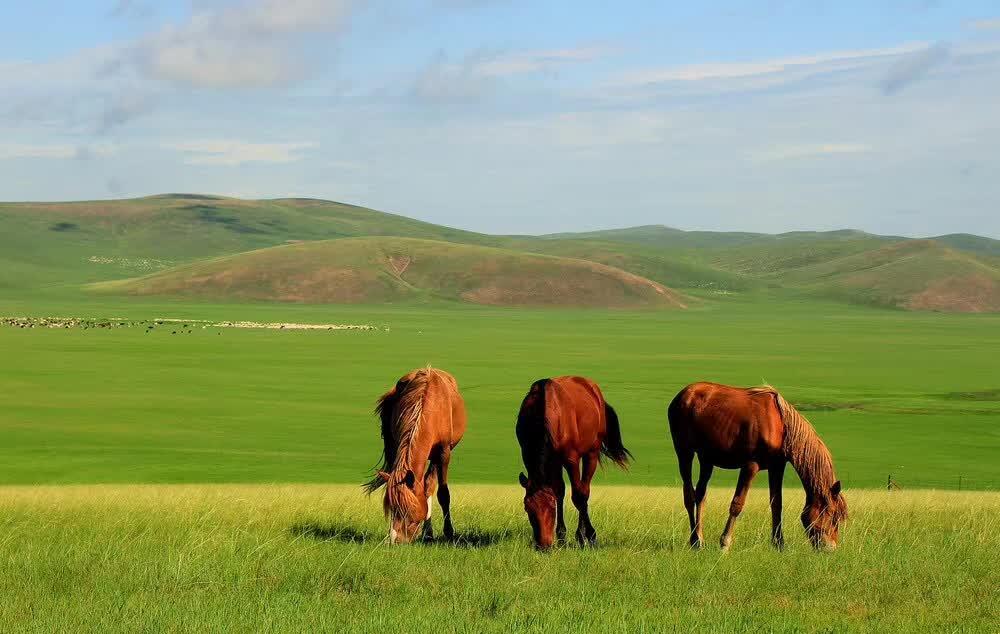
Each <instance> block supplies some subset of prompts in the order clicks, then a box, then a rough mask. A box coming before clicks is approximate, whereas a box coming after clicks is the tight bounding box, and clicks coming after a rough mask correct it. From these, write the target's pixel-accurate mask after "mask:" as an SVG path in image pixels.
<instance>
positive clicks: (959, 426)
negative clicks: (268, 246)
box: [0, 289, 1000, 632]
mask: <svg viewBox="0 0 1000 634" xmlns="http://www.w3.org/2000/svg"><path fill="white" fill-rule="evenodd" d="M0 312H2V313H3V314H4V315H7V316H10V315H33V316H77V317H94V318H108V317H115V318H120V319H122V320H127V319H133V320H149V319H154V318H157V317H168V318H181V319H192V320H193V319H208V320H255V321H263V322H272V321H282V322H298V323H352V324H372V325H375V326H377V327H378V328H377V329H376V330H373V331H281V330H253V329H250V330H240V329H225V328H211V327H209V328H201V327H200V325H196V326H195V327H193V328H188V329H184V328H183V327H181V326H178V325H176V324H165V325H162V326H157V327H155V328H154V329H153V330H152V331H148V330H147V328H146V327H135V328H116V329H93V328H92V329H88V330H83V329H80V328H69V329H39V328H36V329H22V328H12V327H0V350H2V352H3V359H4V362H3V363H2V364H0V386H3V393H4V407H3V410H2V412H0V437H2V438H3V439H4V440H3V442H2V443H0V568H2V570H3V574H2V575H0V596H3V597H4V601H2V602H0V624H3V625H2V626H0V630H5V631H6V630H8V629H9V630H11V631H19V632H20V631H27V632H51V631H87V630H90V631H109V632H110V631H128V632H136V631H150V632H153V631H199V632H201V631H230V630H243V631H257V632H264V631H317V630H343V631H358V632H386V631H403V630H407V631H417V630H432V629H433V630H445V631H460V632H462V631H464V632H482V631H497V632H500V631H510V630H511V629H519V630H523V631H537V632H542V631H546V632H550V631H570V630H573V631H665V630H666V631H693V630H698V631H741V630H746V629H749V628H751V627H753V628H756V629H762V630H765V631H776V632H781V631H789V632H791V631H880V632H885V631H968V632H978V631H983V632H987V631H995V623H996V618H997V616H998V610H1000V605H998V594H997V592H996V587H997V580H998V577H997V573H996V570H997V567H998V565H1000V559H998V553H1000V537H998V535H1000V525H998V521H1000V492H996V489H998V488H1000V467H998V465H997V462H996V456H997V450H998V449H1000V428H998V427H997V424H996V422H997V420H998V414H1000V390H998V387H1000V386H998V382H997V379H998V375H997V373H996V370H995V365H996V359H995V353H996V350H998V349H1000V347H998V346H1000V327H998V326H1000V317H998V316H990V315H938V314H927V313H908V312H902V311H891V310H877V309H872V308H861V307H855V306H849V305H842V304H833V303H830V304H826V303H820V302H816V301H815V300H811V301H808V302H796V301H794V300H793V299H789V298H787V297H785V298H770V297H768V296H767V295H766V294H756V295H747V296H745V297H741V298H735V299H730V300H728V301H727V302H726V304H725V305H724V306H721V305H720V304H718V303H714V302H711V301H705V302H702V303H699V304H698V305H695V306H693V307H692V308H690V309H688V310H686V311H639V312H628V311H615V310H588V311H581V310H556V309H553V310H524V309H514V308H485V307H473V306H461V305H454V304H452V305H433V304H430V305H423V306H381V307H367V306H315V305H312V306H309V305H275V304H247V303H216V304H212V303H198V302H193V301H191V300H185V301H179V300H178V301H171V300H163V299H154V298H130V299H129V300H128V301H124V300H121V299H116V298H108V297H94V296H86V295H75V296H74V295H72V294H70V293H69V292H68V291H65V290H64V289H56V290H50V291H47V292H39V293H38V294H35V295H30V296H22V297H20V298H18V297H14V298H10V299H7V300H4V302H3V310H2V311H0ZM192 324H194V322H192ZM189 330H190V334H187V333H188V331H189ZM174 331H177V332H178V334H172V333H173V332H174ZM427 363H432V364H434V365H435V366H438V367H442V368H445V369H448V370H450V371H451V372H453V373H454V374H455V375H456V377H457V378H458V380H459V383H460V385H461V388H462V392H463V394H464V396H465V399H466V402H467V405H468V410H469V430H468V433H467V435H466V437H465V439H464V440H463V442H462V444H461V445H460V446H459V447H458V449H457V450H456V452H455V455H454V458H453V461H452V468H451V472H450V473H451V478H452V482H453V500H454V501H453V510H454V516H455V523H456V529H457V531H458V535H459V541H458V543H457V544H445V543H435V544H431V545H414V546H411V547H390V546H388V545H387V544H386V543H385V535H386V524H385V521H384V519H383V518H382V513H381V508H380V500H379V499H378V498H377V497H376V498H371V499H369V498H366V497H365V496H364V495H363V494H362V492H361V489H360V486H359V485H360V483H361V482H362V481H363V480H364V479H365V477H366V476H367V475H368V474H369V473H370V469H371V467H372V466H373V465H374V464H375V463H376V461H377V459H378V456H379V452H380V439H379V437H378V430H377V426H376V422H375V419H374V416H373V415H372V407H373V404H374V401H375V399H376V398H377V397H378V396H379V395H380V394H381V393H382V392H383V391H384V390H385V389H387V388H388V387H389V386H390V385H391V384H392V383H393V382H394V381H395V379H396V378H398V376H400V375H401V374H402V373H403V372H404V371H406V370H408V369H410V368H413V367H418V366H421V365H424V364H427ZM563 373H579V374H584V375H588V376H591V377H593V378H594V379H596V380H597V381H598V382H599V383H600V384H601V385H602V387H603V389H604V391H605V394H606V396H607V398H608V400H609V401H610V402H611V403H612V404H613V405H614V406H615V407H616V409H617V410H618V412H619V414H620V416H621V420H622V429H623V435H624V440H625V444H626V446H628V447H629V448H630V449H631V450H632V452H633V453H634V454H635V457H636V461H635V463H634V465H633V466H632V468H631V470H630V471H628V472H621V471H619V470H617V469H615V468H613V467H607V468H604V469H602V470H601V471H599V472H598V474H597V477H596V478H595V483H594V495H593V498H592V505H591V508H592V513H593V520H594V523H595V526H596V527H597V530H598V533H599V536H600V540H601V547H600V548H599V549H598V550H595V551H582V550H580V549H578V548H576V547H575V546H570V547H567V548H563V549H557V550H556V551H555V552H553V553H550V554H539V553H536V552H535V551H534V550H533V549H532V548H531V545H530V529H529V526H528V523H527V521H526V519H525V517H524V513H523V510H522V509H521V502H520V497H521V493H520V491H521V490H520V489H519V488H518V487H517V485H516V478H517V473H518V472H519V471H520V470H521V468H522V467H521V464H520V456H519V453H518V449H517V444H516V440H515V439H514V434H513V427H514V419H515V416H516V411H517V408H518V405H519V403H520V400H521V398H522V397H523V395H524V393H525V391H526V390H527V388H528V386H529V385H530V383H531V382H532V381H533V380H534V379H536V378H538V377H541V376H546V375H556V374H563ZM700 379H713V380H718V381H721V382H728V383H734V384H743V385H748V384H756V383H760V382H764V381H767V382H770V383H772V384H774V385H776V386H777V387H778V388H779V389H781V390H782V392H783V393H784V394H785V395H786V396H787V397H788V399H789V400H790V401H791V402H793V403H794V404H796V405H797V406H799V407H800V408H801V409H802V411H803V412H804V413H805V414H806V416H807V417H809V418H810V420H811V421H812V422H813V423H814V425H815V426H816V427H817V429H818V430H819V432H820V433H821V434H822V436H823V438H824V439H825V440H826V442H827V443H828V445H829V446H830V448H831V451H832V452H833V455H834V458H835V461H836V465H837V469H838V475H839V476H840V478H841V479H842V480H843V482H844V486H845V489H846V496H847V499H848V501H849V504H850V510H851V517H850V519H849V522H848V524H847V526H846V527H845V529H844V531H843V532H842V545H841V548H840V549H838V550H837V551H836V552H835V553H822V554H817V553H815V552H813V551H812V550H811V548H810V547H809V546H808V544H807V542H806V539H805V537H804V535H803V534H802V531H801V528H800V526H799V524H798V512H799V510H800V509H801V505H802V492H801V489H800V488H799V485H798V480H797V478H796V476H795V475H794V473H793V472H792V471H791V470H788V471H787V472H786V480H785V486H786V498H785V499H786V502H785V514H784V519H785V524H786V530H785V533H786V536H787V538H788V547H787V548H786V550H785V551H784V552H781V553H778V552H775V551H773V550H772V549H771V547H770V545H769V542H768V531H769V519H768V513H767V510H766V506H767V494H766V488H762V487H765V486H766V478H760V479H759V482H758V483H757V484H758V487H757V488H756V490H755V491H753V492H752V493H751V495H750V501H749V504H748V508H747V510H746V511H745V512H744V515H743V517H742V518H741V519H740V521H739V525H738V526H737V532H736V542H735V544H734V547H733V549H732V551H730V552H729V553H725V554H723V553H722V552H720V550H719V549H718V546H717V540H718V535H719V532H720V531H721V528H722V524H723V523H724V519H725V516H726V512H727V510H728V503H729V499H730V496H731V494H732V484H733V482H734V475H735V474H733V473H730V472H724V471H723V472H721V473H720V472H719V471H716V477H715V478H714V479H713V481H712V486H711V488H710V492H709V499H708V507H707V515H706V518H707V519H706V537H707V538H708V544H709V546H708V547H707V548H706V549H705V550H704V551H702V552H690V551H689V550H688V548H687V547H686V540H687V520H686V516H685V513H684V509H683V506H682V503H681V496H680V492H679V490H678V489H677V488H676V485H677V482H678V476H677V471H676V464H675V459H674V456H673V450H672V447H671V445H670V441H669V439H668V433H667V426H666V418H665V408H666V404H667V402H668V401H669V400H670V398H671V397H672V396H673V395H674V394H675V393H676V391H677V390H679V389H680V388H681V387H683V385H685V384H686V383H688V382H691V381H694V380H700ZM889 474H892V477H893V479H894V480H895V481H896V482H897V483H898V484H899V485H901V486H902V489H901V490H894V491H891V492H887V491H886V490H885V485H886V478H887V476H888V475H889ZM959 488H961V489H964V490H963V491H957V490H954V489H959ZM928 489H936V490H928ZM945 489H952V490H945ZM968 489H980V491H969V490H968ZM435 517H436V519H438V520H439V519H440V518H439V516H438V515H436V516H435ZM567 521H568V523H569V525H570V527H571V532H572V528H573V526H574V522H575V521H576V513H575V511H574V510H569V511H568V516H567ZM437 528H438V531H440V524H438V525H437Z"/></svg>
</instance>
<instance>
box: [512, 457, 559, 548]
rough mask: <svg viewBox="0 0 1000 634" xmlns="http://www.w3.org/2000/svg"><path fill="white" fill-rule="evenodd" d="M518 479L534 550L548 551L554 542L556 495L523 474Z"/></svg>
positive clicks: (549, 488) (550, 489)
mask: <svg viewBox="0 0 1000 634" xmlns="http://www.w3.org/2000/svg"><path fill="white" fill-rule="evenodd" d="M518 479H519V480H520V482H521V486H522V487H524V510H525V512H527V513H528V521H529V522H531V532H532V533H533V534H534V538H535V548H537V549H539V550H548V549H549V548H551V547H552V543H553V542H554V541H555V532H556V495H555V493H554V492H553V491H552V488H551V487H548V486H543V485H540V484H539V483H536V482H532V481H531V480H529V479H528V476H526V475H524V473H521V475H520V476H519V477H518Z"/></svg>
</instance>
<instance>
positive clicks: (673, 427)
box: [667, 383, 847, 550]
mask: <svg viewBox="0 0 1000 634" xmlns="http://www.w3.org/2000/svg"><path fill="white" fill-rule="evenodd" d="M667 416H668V418H669V421H670V435H671V436H672V437H673V441H674V450H675V451H676V452H677V461H678V464H679V466H680V472H681V479H682V480H683V481H684V506H685V508H686V509H687V512H688V521H689V523H690V526H691V539H690V542H691V546H692V547H694V548H700V547H701V546H702V545H703V543H704V536H703V534H702V517H703V515H704V509H705V495H706V493H707V490H708V480H709V478H711V477H712V469H713V467H720V468H723V469H739V470H740V475H739V480H738V482H737V484H736V493H735V494H734V495H733V501H732V503H731V504H730V505H729V520H728V521H727V522H726V528H725V530H724V531H723V532H722V537H721V539H720V540H719V542H720V545H721V546H722V548H723V550H726V549H728V548H729V547H730V546H731V545H732V542H733V526H734V525H735V523H736V518H738V517H739V516H740V513H742V512H743V506H744V505H745V504H746V499H747V494H748V493H749V492H750V484H751V482H753V479H754V476H756V475H757V473H758V472H759V471H761V470H767V472H768V481H769V484H770V489H771V541H772V543H773V544H774V545H775V546H776V547H777V548H779V549H780V548H782V547H783V546H784V535H783V534H782V531H781V484H782V479H783V476H784V473H785V465H786V464H787V463H789V462H790V463H792V467H793V468H794V469H795V472H796V473H797V474H798V476H799V479H800V480H801V481H802V487H803V488H804V489H805V492H806V503H805V508H803V510H802V515H801V519H802V526H803V527H804V528H805V531H806V535H807V537H808V538H809V541H810V542H811V543H812V545H813V547H815V548H817V549H819V548H824V549H833V548H836V547H837V542H838V541H839V539H840V532H839V528H840V524H841V522H842V521H843V520H844V519H845V518H846V517H847V501H846V500H845V499H844V496H843V494H842V493H841V487H840V481H839V480H837V476H836V474H835V473H834V469H833V458H832V457H831V456H830V451H829V450H828V449H827V448H826V445H825V444H824V443H823V441H822V440H821V439H820V437H819V435H817V434H816V430H815V429H813V426H812V425H811V424H810V423H809V421H807V420H806V419H805V418H804V417H803V416H802V415H801V414H800V413H799V412H798V411H797V410H796V409H795V408H794V407H792V406H791V405H790V404H789V403H788V401H786V400H785V399H784V398H783V397H782V396H781V395H780V394H778V392H777V390H775V389H774V388H773V387H771V386H769V385H765V386H761V387H754V388H738V387H730V386H728V385H719V384H717V383H693V384H691V385H689V386H687V387H686V388H684V389H683V390H681V391H680V393H678V394H677V396H676V397H674V400H673V401H672V402H671V403H670V407H669V409H668V410H667ZM695 455H697V456H698V463H699V465H700V471H699V474H698V485H697V487H693V486H692V484H691V465H692V462H693V460H694V456H695Z"/></svg>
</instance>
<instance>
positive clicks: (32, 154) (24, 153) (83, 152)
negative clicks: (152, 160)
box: [0, 143, 117, 160]
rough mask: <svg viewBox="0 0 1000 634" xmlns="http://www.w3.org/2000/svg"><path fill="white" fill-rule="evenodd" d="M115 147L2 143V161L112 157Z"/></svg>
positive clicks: (103, 145)
mask: <svg viewBox="0 0 1000 634" xmlns="http://www.w3.org/2000/svg"><path fill="white" fill-rule="evenodd" d="M116 152H117V148H116V147H115V146H113V145H106V144H102V145H93V146H85V145H66V144H61V145H59V144H56V145H45V144H32V143H0V160H10V159H80V160H87V159H91V158H95V157H105V156H111V155H113V154H115V153H116Z"/></svg>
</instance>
